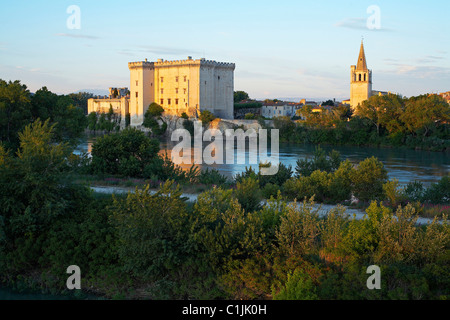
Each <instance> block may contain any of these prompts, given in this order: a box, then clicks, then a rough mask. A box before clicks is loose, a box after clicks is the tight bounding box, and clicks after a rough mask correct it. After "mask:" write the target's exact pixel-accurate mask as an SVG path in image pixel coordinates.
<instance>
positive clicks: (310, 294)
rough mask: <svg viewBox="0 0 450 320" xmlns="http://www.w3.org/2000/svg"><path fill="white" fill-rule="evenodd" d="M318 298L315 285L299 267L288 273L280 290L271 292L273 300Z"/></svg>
mask: <svg viewBox="0 0 450 320" xmlns="http://www.w3.org/2000/svg"><path fill="white" fill-rule="evenodd" d="M318 298H319V297H318V295H317V285H316V284H315V283H314V282H313V280H312V278H311V277H310V276H309V275H308V274H307V273H306V272H304V271H303V270H301V269H295V271H294V272H292V273H289V274H288V276H287V281H286V283H285V285H284V286H283V288H282V289H281V291H280V292H279V293H274V294H273V299H274V300H318Z"/></svg>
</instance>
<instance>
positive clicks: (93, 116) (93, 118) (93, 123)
mask: <svg viewBox="0 0 450 320" xmlns="http://www.w3.org/2000/svg"><path fill="white" fill-rule="evenodd" d="M88 128H89V130H91V131H95V130H96V129H97V113H96V112H91V113H89V115H88Z"/></svg>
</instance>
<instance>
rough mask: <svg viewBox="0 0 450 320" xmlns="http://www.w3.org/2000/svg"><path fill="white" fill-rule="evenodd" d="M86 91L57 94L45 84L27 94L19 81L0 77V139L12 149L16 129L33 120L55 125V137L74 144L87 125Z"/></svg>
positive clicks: (15, 140)
mask: <svg viewBox="0 0 450 320" xmlns="http://www.w3.org/2000/svg"><path fill="white" fill-rule="evenodd" d="M90 97H91V95H90V94H88V93H78V94H75V93H74V94H69V95H57V94H55V93H52V92H51V91H49V90H48V89H47V88H46V87H43V88H41V89H39V90H37V91H36V92H35V93H34V94H31V93H30V91H29V90H28V89H27V87H26V85H23V84H21V83H20V81H14V82H11V81H9V82H6V81H3V80H1V79H0V138H1V141H2V143H3V144H4V145H5V146H6V147H8V148H10V149H12V150H15V149H17V147H18V146H19V137H18V132H21V131H22V130H23V129H24V128H25V126H27V125H28V124H29V123H32V122H33V121H35V120H37V119H41V120H42V121H45V120H47V119H48V120H49V121H50V123H52V124H55V128H54V132H53V136H54V139H55V140H65V141H68V142H70V143H76V142H77V139H78V138H79V137H80V136H81V134H82V133H83V132H84V130H85V128H86V126H87V119H86V116H85V114H86V111H87V99H88V98H90Z"/></svg>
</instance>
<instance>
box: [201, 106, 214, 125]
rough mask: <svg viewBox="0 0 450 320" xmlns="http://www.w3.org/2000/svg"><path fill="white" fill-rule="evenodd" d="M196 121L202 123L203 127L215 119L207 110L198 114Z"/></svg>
mask: <svg viewBox="0 0 450 320" xmlns="http://www.w3.org/2000/svg"><path fill="white" fill-rule="evenodd" d="M198 119H199V120H200V121H201V122H202V123H203V125H204V126H206V125H208V124H209V123H210V122H211V121H213V120H215V119H216V117H215V116H214V115H213V114H212V113H211V112H210V111H208V110H204V111H202V112H201V113H200V116H199V117H198Z"/></svg>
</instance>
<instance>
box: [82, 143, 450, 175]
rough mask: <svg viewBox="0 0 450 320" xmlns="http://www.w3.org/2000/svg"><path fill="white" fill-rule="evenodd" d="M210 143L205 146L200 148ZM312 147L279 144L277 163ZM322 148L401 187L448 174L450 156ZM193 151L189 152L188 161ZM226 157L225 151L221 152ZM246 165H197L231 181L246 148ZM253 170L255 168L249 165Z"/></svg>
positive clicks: (87, 147)
mask: <svg viewBox="0 0 450 320" xmlns="http://www.w3.org/2000/svg"><path fill="white" fill-rule="evenodd" d="M95 139H96V137H88V138H86V139H85V140H84V141H83V142H82V143H81V144H80V145H79V146H78V148H77V150H76V152H77V153H83V152H88V153H89V152H90V151H91V150H92V144H93V142H94V141H95ZM208 144H210V143H205V145H204V146H203V148H204V147H205V146H207V145H208ZM175 145H176V143H173V142H171V141H168V142H161V153H162V154H163V153H165V152H167V154H168V155H169V156H170V155H171V150H172V148H173V146H175ZM315 148H316V146H314V145H301V144H280V150H279V161H280V162H281V163H283V164H285V165H291V166H292V168H293V169H295V166H296V162H297V160H298V159H305V158H311V157H312V156H313V155H314V151H315ZM322 148H323V149H324V150H325V151H327V152H330V151H331V150H333V149H334V150H337V151H339V152H340V153H341V156H342V158H343V159H349V160H350V161H351V162H353V163H358V162H360V161H362V160H364V159H366V158H370V157H372V156H374V157H376V158H378V159H379V160H380V161H382V162H383V164H384V165H385V167H386V169H387V171H388V175H389V178H390V179H394V178H396V179H398V180H399V182H400V183H401V184H407V183H408V182H410V181H415V180H418V181H422V182H423V183H425V184H429V183H431V182H436V181H437V180H439V179H440V178H441V177H443V176H445V175H447V174H449V172H450V153H448V152H447V153H445V152H429V151H416V150H408V149H399V148H392V149H386V148H369V147H349V146H322ZM195 151H200V150H196V149H195V148H192V151H191V153H192V157H193V154H194V152H195ZM238 152H239V150H237V146H235V159H236V158H237V156H238ZM224 153H225V155H226V151H224ZM245 156H246V158H245V159H246V164H237V161H235V162H234V164H215V165H201V166H199V167H201V169H202V170H205V169H207V168H214V169H217V170H218V171H219V172H220V173H221V174H223V175H226V176H227V177H233V176H235V175H236V174H238V173H241V172H243V171H245V167H249V166H250V164H249V151H248V146H247V150H246V151H245ZM251 166H252V167H253V168H254V169H257V165H256V166H255V165H254V164H252V165H251ZM182 167H183V168H185V169H188V168H189V167H190V165H182Z"/></svg>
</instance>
